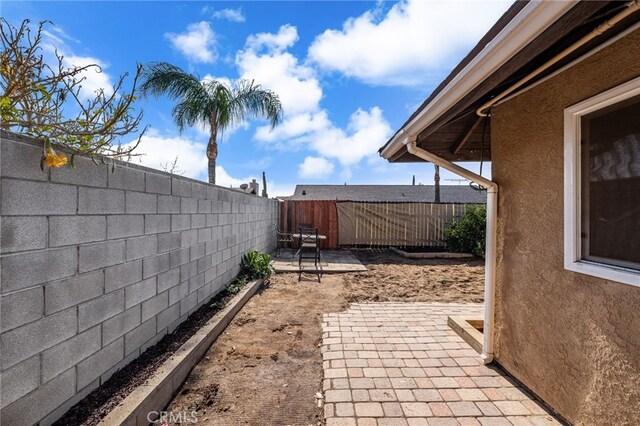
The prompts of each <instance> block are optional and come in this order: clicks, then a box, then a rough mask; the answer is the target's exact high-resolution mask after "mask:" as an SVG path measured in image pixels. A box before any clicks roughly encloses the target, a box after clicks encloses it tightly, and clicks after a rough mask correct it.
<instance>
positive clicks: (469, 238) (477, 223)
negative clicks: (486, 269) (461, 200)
mask: <svg viewBox="0 0 640 426" xmlns="http://www.w3.org/2000/svg"><path fill="white" fill-rule="evenodd" d="M486 224H487V210H486V208H485V207H484V206H470V207H467V209H466V210H465V212H464V215H463V216H462V218H461V219H460V221H459V222H457V223H454V224H452V225H451V226H450V227H449V228H447V229H446V230H445V231H444V239H445V242H446V243H447V246H448V247H449V249H450V250H451V251H453V252H458V253H472V254H474V255H475V256H480V257H484V249H485V234H486V226H487V225H486Z"/></svg>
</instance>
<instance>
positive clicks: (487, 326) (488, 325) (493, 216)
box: [403, 136, 498, 364]
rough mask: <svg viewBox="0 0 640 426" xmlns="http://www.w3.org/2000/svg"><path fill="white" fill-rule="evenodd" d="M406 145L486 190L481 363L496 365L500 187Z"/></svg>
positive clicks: (409, 141) (410, 140) (410, 143)
mask: <svg viewBox="0 0 640 426" xmlns="http://www.w3.org/2000/svg"><path fill="white" fill-rule="evenodd" d="M403 144H404V145H405V146H406V147H407V151H408V152H409V153H410V154H412V155H415V156H416V157H419V158H422V159H423V160H425V161H429V162H431V163H433V164H435V165H437V166H440V167H442V168H443V169H446V170H448V171H450V172H452V173H455V174H457V175H460V176H462V177H464V178H466V179H469V180H470V181H471V182H474V183H476V184H478V185H480V186H483V187H484V188H486V189H487V236H486V248H485V258H484V259H485V269H484V331H483V333H482V335H483V339H484V342H483V344H482V359H483V360H484V363H485V364H489V363H491V362H492V361H493V335H494V327H493V324H494V314H495V294H496V291H495V282H496V258H497V257H496V251H497V236H496V235H497V233H496V228H497V226H498V185H497V184H496V183H495V182H492V181H490V180H488V179H486V178H483V177H482V176H480V175H478V174H476V173H473V172H471V171H469V170H467V169H465V168H463V167H460V166H458V165H456V164H453V163H451V162H450V161H447V160H445V159H443V158H440V157H438V156H437V155H434V154H432V153H430V152H429V151H426V150H424V149H422V148H420V147H418V146H417V144H416V137H415V136H413V137H407V138H406V139H404V141H403Z"/></svg>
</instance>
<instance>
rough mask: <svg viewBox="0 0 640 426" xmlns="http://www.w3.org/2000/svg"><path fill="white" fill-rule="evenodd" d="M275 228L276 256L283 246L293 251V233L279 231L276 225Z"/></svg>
mask: <svg viewBox="0 0 640 426" xmlns="http://www.w3.org/2000/svg"><path fill="white" fill-rule="evenodd" d="M275 228H276V257H278V255H279V254H280V250H281V249H283V248H290V249H291V251H292V252H293V234H290V233H286V232H280V230H279V229H278V227H277V225H276V226H275Z"/></svg>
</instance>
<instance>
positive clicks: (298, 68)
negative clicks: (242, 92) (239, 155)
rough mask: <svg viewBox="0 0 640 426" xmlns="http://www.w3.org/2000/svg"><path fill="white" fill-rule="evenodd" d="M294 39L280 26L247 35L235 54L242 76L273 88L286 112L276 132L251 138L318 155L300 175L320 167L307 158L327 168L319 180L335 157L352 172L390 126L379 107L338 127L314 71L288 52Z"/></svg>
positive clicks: (268, 130)
mask: <svg viewBox="0 0 640 426" xmlns="http://www.w3.org/2000/svg"><path fill="white" fill-rule="evenodd" d="M297 39H298V35H297V30H296V28H295V27H293V26H290V25H283V26H282V27H280V29H279V31H278V32H277V33H275V34H268V33H260V34H256V35H252V36H249V37H248V39H247V44H246V46H245V49H244V50H243V51H240V52H238V55H237V56H236V63H237V66H238V69H239V71H240V75H241V78H250V79H255V80H256V82H258V83H260V84H262V85H263V86H264V87H265V88H267V89H270V90H273V91H274V92H275V93H277V94H278V96H279V97H280V99H281V101H282V105H283V109H284V119H283V122H282V123H281V124H280V125H278V126H277V127H276V128H275V129H271V127H270V126H260V127H258V129H257V130H256V133H255V135H254V138H255V139H256V140H257V141H258V142H262V143H267V144H270V145H271V146H275V147H276V148H279V149H285V150H297V149H301V148H308V149H311V150H313V151H315V152H317V153H318V154H320V156H315V157H307V159H305V162H306V164H305V163H303V165H302V166H301V169H300V174H301V175H302V174H303V173H309V170H311V169H310V167H311V166H312V165H319V163H318V161H316V163H313V161H314V160H309V159H321V160H324V161H325V163H324V165H325V166H326V165H327V164H329V165H331V168H330V169H329V167H323V168H321V170H323V172H322V173H324V174H323V176H327V175H329V174H331V173H332V172H333V163H331V162H330V161H328V160H327V159H328V158H335V159H337V160H338V162H339V163H340V164H341V165H342V166H343V168H345V170H343V176H347V175H349V174H350V170H346V168H349V167H352V166H354V165H356V164H357V163H358V162H360V160H362V159H363V158H365V157H367V156H371V155H375V153H376V150H377V149H378V147H379V146H381V145H383V144H384V142H385V141H386V140H387V138H388V137H389V136H390V134H391V128H390V126H389V124H388V123H387V121H386V120H385V119H384V116H383V113H382V110H381V109H380V108H378V107H373V108H371V109H370V110H369V111H364V110H361V109H358V110H357V111H356V112H354V113H353V115H352V116H351V119H350V122H349V125H348V127H347V129H344V130H343V129H341V128H339V127H338V126H336V125H335V124H334V123H333V122H332V121H331V120H330V118H329V114H328V112H327V111H326V110H325V109H323V108H321V106H320V101H321V99H322V95H323V93H322V87H321V85H320V81H319V80H318V77H317V76H316V74H315V72H314V70H313V69H312V68H311V67H309V66H308V65H306V64H304V63H301V62H299V61H298V59H297V58H296V57H295V56H294V55H292V54H291V53H289V52H288V51H287V48H289V47H291V46H293V44H295V42H296V41H297ZM307 160H308V161H310V162H308V161H307Z"/></svg>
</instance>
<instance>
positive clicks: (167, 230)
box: [0, 133, 278, 425]
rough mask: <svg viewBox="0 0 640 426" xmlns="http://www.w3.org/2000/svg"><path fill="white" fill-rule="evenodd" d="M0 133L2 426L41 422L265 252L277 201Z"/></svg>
mask: <svg viewBox="0 0 640 426" xmlns="http://www.w3.org/2000/svg"><path fill="white" fill-rule="evenodd" d="M41 146H42V145H41V144H39V143H38V142H37V141H33V140H31V139H29V138H25V137H21V136H17V135H14V134H10V133H1V134H0V148H1V160H0V167H1V169H0V176H1V181H0V190H1V199H0V201H1V206H0V225H1V230H2V232H1V234H0V246H1V252H0V265H1V267H0V274H1V275H0V351H1V356H0V381H1V383H0V389H1V391H0V406H1V413H0V422H1V423H2V424H5V423H6V424H13V425H18V424H34V423H37V422H38V421H42V423H41V424H49V423H51V422H52V421H54V420H56V419H57V418H59V417H60V416H61V415H62V414H64V412H66V411H67V410H68V409H69V408H70V407H71V406H72V405H74V404H75V403H76V402H78V401H79V400H81V399H82V398H83V397H85V396H86V395H87V394H88V393H89V392H91V391H92V390H94V389H95V388H97V387H98V386H99V385H100V384H101V383H103V382H105V381H106V380H107V379H108V378H109V377H110V376H111V375H112V374H113V373H114V372H116V371H117V370H118V369H119V368H122V367H123V366H124V365H126V364H127V363H129V362H131V361H132V360H133V359H135V358H136V357H137V356H139V355H140V354H141V353H142V352H144V351H145V350H146V349H147V348H148V347H149V346H151V345H153V344H155V343H157V342H158V341H159V340H160V339H161V338H162V337H163V336H164V335H165V334H167V333H171V332H172V331H173V330H174V329H175V328H176V326H177V325H178V324H180V323H181V322H182V321H184V320H185V319H186V318H187V316H188V315H189V314H190V313H192V312H193V311H194V310H196V309H197V308H198V307H200V306H201V305H202V304H204V303H205V302H206V301H207V300H209V299H210V298H211V297H213V296H214V295H215V294H216V293H218V292H219V291H220V290H221V289H223V288H224V286H225V285H227V284H228V283H229V282H230V281H231V280H232V279H233V277H234V276H235V275H236V274H237V273H238V271H239V264H240V258H241V256H242V255H243V254H244V253H246V252H248V251H251V250H260V251H267V252H268V251H271V250H272V249H273V248H274V247H275V232H274V224H276V223H277V215H278V206H277V202H276V201H273V200H268V199H265V198H261V197H257V196H254V195H248V194H244V193H241V192H238V191H233V190H229V189H225V188H221V187H217V186H213V185H208V184H204V183H202V182H198V181H195V180H191V179H188V178H183V177H180V176H175V175H170V174H168V173H163V172H159V171H156V170H153V169H149V168H144V167H139V166H135V165H130V166H126V165H122V166H120V167H117V168H116V170H115V172H114V173H112V172H111V170H110V169H109V168H108V167H107V166H105V165H100V166H96V165H95V164H93V163H92V162H91V161H90V160H89V159H87V158H76V168H75V169H71V168H63V169H53V170H47V171H45V172H42V171H41V170H40V168H39V163H40V156H41V153H42V148H41Z"/></svg>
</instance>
